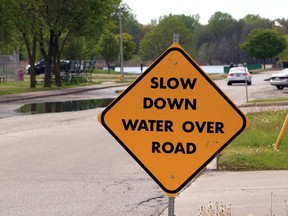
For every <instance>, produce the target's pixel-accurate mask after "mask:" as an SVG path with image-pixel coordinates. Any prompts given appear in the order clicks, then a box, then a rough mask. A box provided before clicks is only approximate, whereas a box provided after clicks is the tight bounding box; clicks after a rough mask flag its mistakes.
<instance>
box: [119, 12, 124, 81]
mask: <svg viewBox="0 0 288 216" xmlns="http://www.w3.org/2000/svg"><path fill="white" fill-rule="evenodd" d="M118 15H119V24H120V25H119V26H120V74H121V80H123V79H124V70H123V35H122V13H121V7H120V11H119V13H118Z"/></svg>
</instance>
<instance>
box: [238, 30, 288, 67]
mask: <svg viewBox="0 0 288 216" xmlns="http://www.w3.org/2000/svg"><path fill="white" fill-rule="evenodd" d="M240 47H241V48H242V49H243V50H244V51H246V52H247V53H248V54H249V55H251V56H253V57H255V58H258V59H262V60H264V64H265V60H266V59H268V58H273V57H275V56H277V55H278V54H279V53H281V52H282V51H283V50H284V49H285V47H286V40H285V37H284V36H283V34H282V33H280V32H278V31H276V30H272V29H255V30H253V31H252V32H251V33H250V34H249V35H248V38H247V41H246V42H244V43H242V44H241V45H240Z"/></svg>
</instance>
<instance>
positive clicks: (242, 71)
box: [227, 67, 252, 85]
mask: <svg viewBox="0 0 288 216" xmlns="http://www.w3.org/2000/svg"><path fill="white" fill-rule="evenodd" d="M246 82H247V84H248V85H251V84H252V78H251V74H250V73H249V71H248V68H247V67H232V68H230V70H229V73H228V74H227V85H232V84H233V83H246Z"/></svg>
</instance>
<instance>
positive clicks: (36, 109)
mask: <svg viewBox="0 0 288 216" xmlns="http://www.w3.org/2000/svg"><path fill="white" fill-rule="evenodd" d="M113 100H114V98H101V99H92V100H91V99H90V100H73V101H60V102H44V103H31V104H25V105H23V106H21V107H20V108H18V109H16V110H15V112H20V113H28V114H29V113H30V114H40V113H56V112H73V111H81V110H89V109H95V108H101V107H106V106H107V105H108V104H110V103H111V102H112V101H113Z"/></svg>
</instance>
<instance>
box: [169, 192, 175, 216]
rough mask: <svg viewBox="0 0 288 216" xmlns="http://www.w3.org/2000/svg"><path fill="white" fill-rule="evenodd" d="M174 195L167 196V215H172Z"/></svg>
mask: <svg viewBox="0 0 288 216" xmlns="http://www.w3.org/2000/svg"><path fill="white" fill-rule="evenodd" d="M174 205H175V197H169V203H168V216H174Z"/></svg>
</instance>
